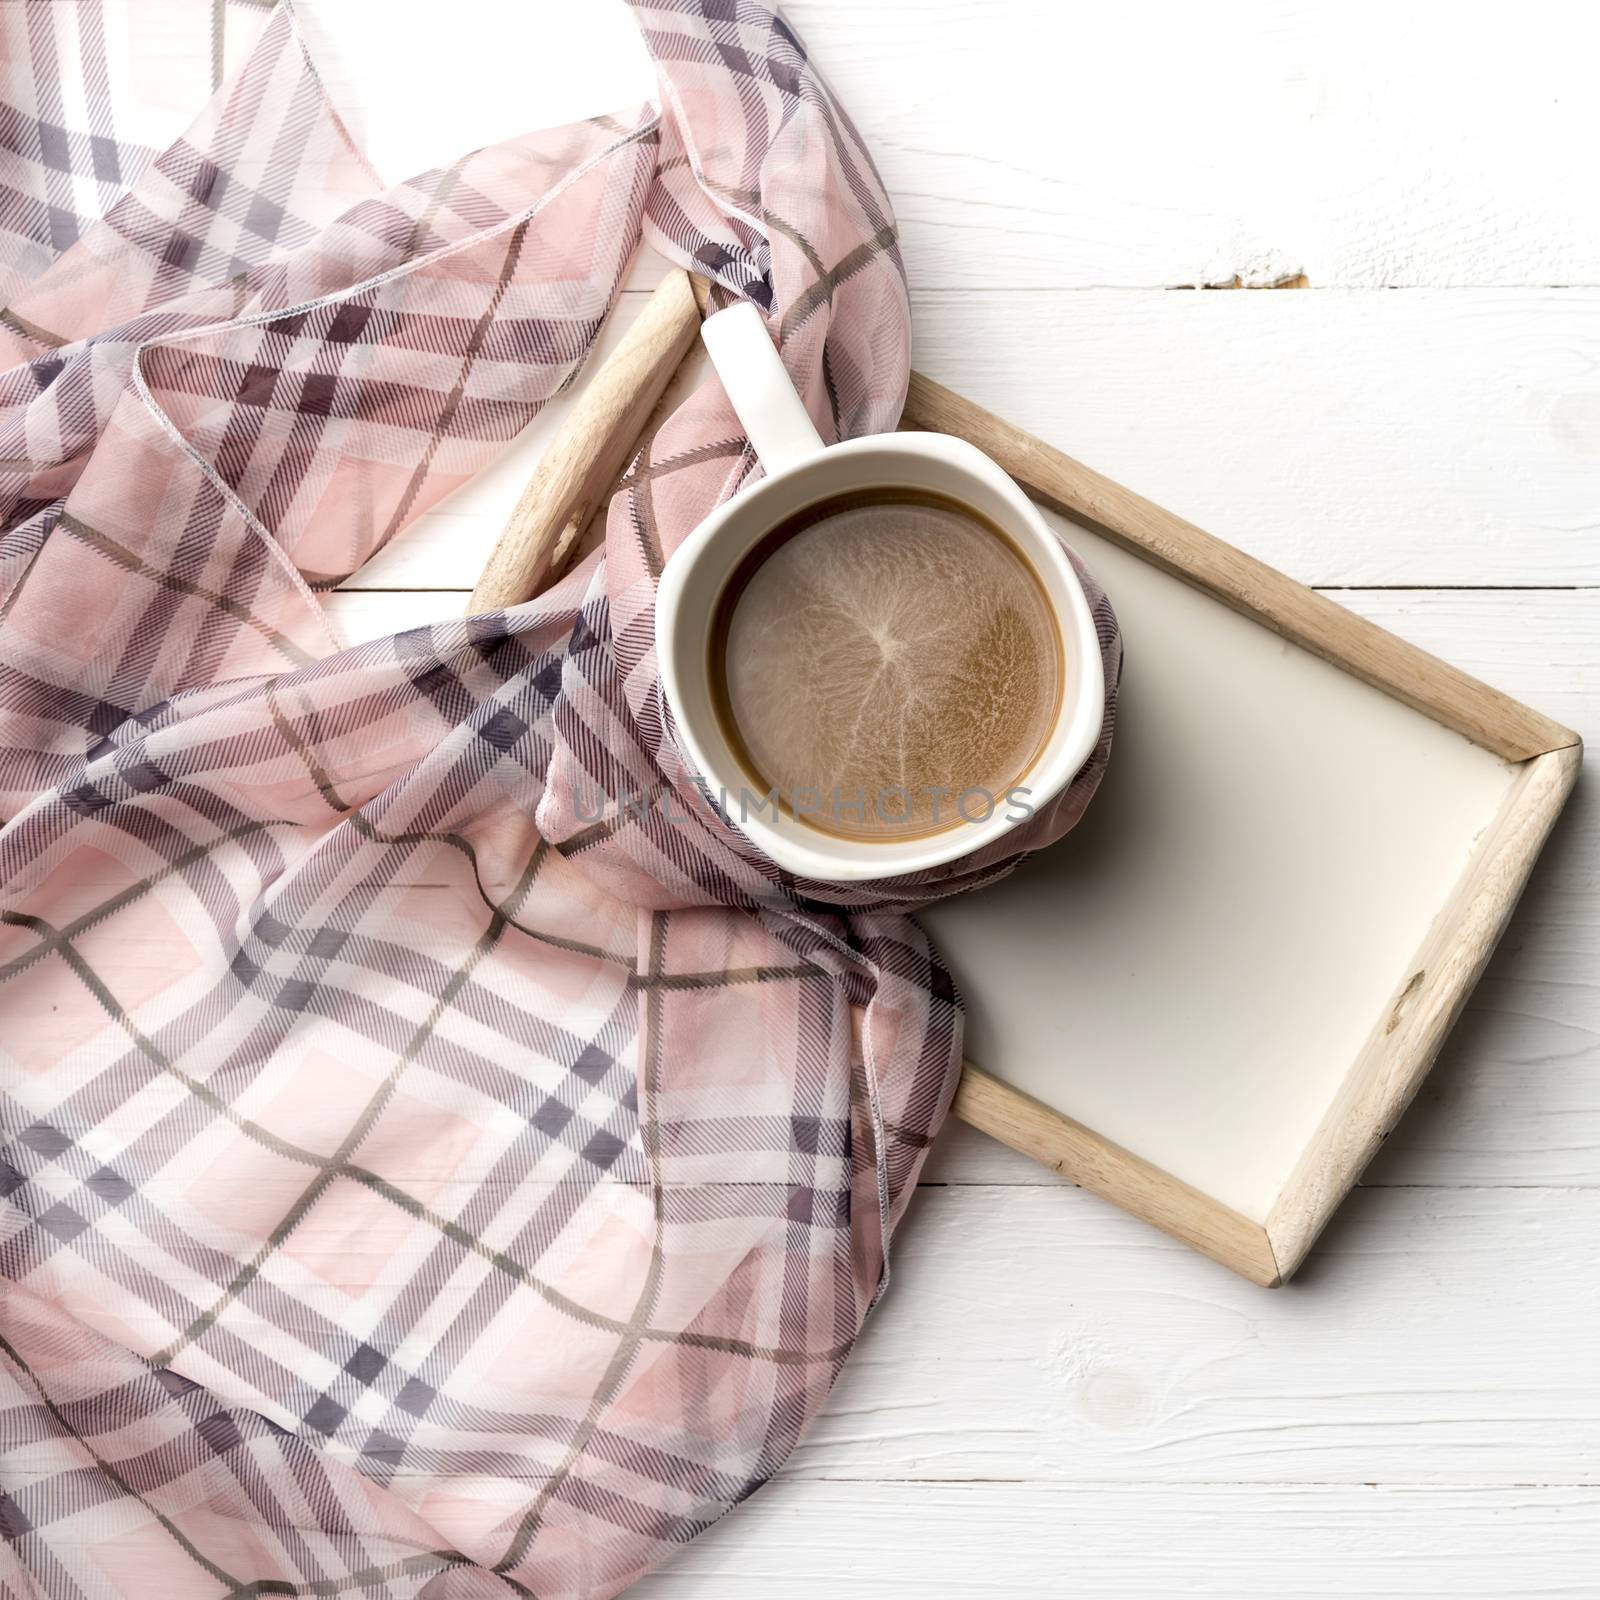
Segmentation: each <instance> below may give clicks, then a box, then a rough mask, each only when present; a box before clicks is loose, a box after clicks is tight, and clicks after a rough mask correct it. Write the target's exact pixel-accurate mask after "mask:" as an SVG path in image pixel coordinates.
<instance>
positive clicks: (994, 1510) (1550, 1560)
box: [629, 1479, 1600, 1600]
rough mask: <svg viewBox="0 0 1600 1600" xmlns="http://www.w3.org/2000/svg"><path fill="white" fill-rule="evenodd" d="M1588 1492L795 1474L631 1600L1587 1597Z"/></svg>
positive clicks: (1599, 1540)
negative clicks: (1067, 1483) (873, 1480)
mask: <svg viewBox="0 0 1600 1600" xmlns="http://www.w3.org/2000/svg"><path fill="white" fill-rule="evenodd" d="M1597 1565H1600V1494H1597V1493H1596V1492H1595V1491H1594V1490H1589V1489H1469V1488H1463V1489H1447V1488H1435V1487H1422V1488H1406V1489H1391V1488H1378V1487H1361V1486H1353V1487H1344V1486H1340V1487H1333V1488H1329V1487H1324V1486H1320V1485H1317V1486H1292V1487H1291V1486H1277V1487H1271V1488H1267V1487H1262V1488H1254V1487H1246V1486H1242V1485H1237V1484H1210V1485H1206V1486H1204V1487H1185V1488H1174V1487H1168V1486H1165V1485H1156V1484H1151V1485H1149V1486H1147V1487H1142V1488H1127V1487H1112V1486H1103V1485H1073V1486H1071V1487H1061V1486H1055V1485H1042V1484H1033V1483H1016V1482H1009V1481H1004V1480H1001V1481H985V1482H976V1483H961V1484H956V1483H936V1484H923V1483H894V1482H889V1483H881V1484H865V1485H864V1484H854V1483H851V1484H845V1483H830V1482H826V1481H823V1482H809V1483H797V1482H794V1481H791V1480H788V1479H779V1480H778V1482H777V1483H776V1484H775V1485H774V1486H773V1487H772V1488H770V1489H766V1490H763V1491H762V1493H760V1494H759V1495H757V1496H756V1497H755V1499H754V1500H752V1501H750V1502H749V1504H748V1505H747V1506H743V1507H741V1508H740V1510H739V1512H738V1515H737V1516H733V1517H730V1518H728V1519H727V1521H726V1522H724V1523H723V1524H721V1525H720V1526H719V1527H717V1528H715V1529H713V1530H712V1531H711V1532H710V1533H709V1534H707V1535H706V1536H705V1537H703V1538H702V1539H700V1540H699V1541H698V1542H696V1543H695V1544H693V1545H691V1546H690V1547H689V1548H688V1549H686V1550H684V1551H683V1552H682V1553H681V1554H680V1555H677V1556H675V1557H674V1558H673V1559H672V1560H671V1561H670V1562H668V1563H667V1565H666V1566H665V1567H664V1568H662V1569H661V1571H659V1572H658V1573H656V1574H654V1575H653V1576H651V1577H649V1578H646V1579H645V1580H644V1581H643V1582H642V1583H640V1584H639V1585H638V1586H637V1587H636V1588H634V1589H631V1590H629V1595H630V1597H631V1600H753V1597H756V1596H759V1597H760V1600H815V1597H816V1596H817V1595H838V1596H848V1597H851V1600H855V1597H857V1596H864V1595H883V1596H890V1597H894V1600H912V1597H916V1600H974V1597H987V1596H994V1595H1025V1596H1028V1597H1029V1600H1046V1597H1049V1600H1066V1597H1069V1596H1071V1597H1080V1596H1081V1597H1093V1600H1179V1597H1183V1600H1190V1597H1192V1596H1194V1595H1197V1594H1213V1595H1221V1596H1225V1597H1227V1600H1285V1597H1286V1596H1294V1597H1295V1600H1351V1597H1353V1596H1364V1597H1367V1600H1379V1597H1382V1600H1509V1597H1513V1596H1515V1597H1516V1600H1555V1597H1558V1596H1559V1597H1561V1600H1571V1597H1573V1596H1578V1595H1586V1594H1588V1593H1591V1592H1592V1587H1591V1583H1590V1580H1591V1577H1592V1575H1593V1572H1594V1570H1595V1568H1596V1566H1597Z"/></svg>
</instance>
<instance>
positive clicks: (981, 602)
mask: <svg viewBox="0 0 1600 1600" xmlns="http://www.w3.org/2000/svg"><path fill="white" fill-rule="evenodd" d="M706 673H707V679H708V686H709V690H710V699H711V704H712V707H713V710H714V713H715V716H716V719H717V723H718V725H719V729H720V731H721V734H722V737H723V739H724V740H725V741H726V744H727V746H728V748H729V750H730V751H731V752H732V754H733V755H734V757H735V759H736V761H737V763H738V766H739V768H740V772H741V777H742V778H743V780H744V783H743V784H742V786H741V788H740V790H739V792H738V793H737V794H736V795H735V794H729V795H726V796H725V797H724V798H723V802H722V803H723V806H724V811H725V814H726V815H728V816H729V817H730V820H733V821H735V822H739V823H741V824H742V823H747V822H748V819H749V816H750V813H751V812H752V811H754V810H762V811H765V812H767V813H769V814H772V815H776V814H778V813H779V812H781V813H782V814H783V815H784V816H786V817H788V818H790V819H792V820H793V821H794V822H795V823H798V824H800V825H802V826H804V827H806V828H808V829H812V830H815V831H816V832H817V833H820V834H823V835H826V836H829V837H831V838H834V839H840V840H851V841H857V842H862V843H868V842H878V843H887V842H891V841H903V840H917V839H924V838H928V837H929V836H931V835H936V834H941V833H944V832H947V831H949V830H953V829H956V828H961V827H971V826H974V825H977V824H981V823H986V822H988V821H989V820H990V818H992V817H993V816H994V815H995V813H996V811H997V810H1001V809H1004V810H1006V811H1008V812H1009V813H1010V814H1011V815H1012V816H1013V818H1014V820H1017V821H1021V820H1024V819H1025V818H1026V817H1028V816H1030V815H1031V814H1032V810H1033V806H1032V801H1031V798H1030V789H1029V786H1028V785H1027V783H1026V782H1025V781H1024V780H1025V779H1026V778H1027V776H1028V775H1029V773H1030V772H1031V771H1032V769H1033V768H1034V766H1035V765H1036V764H1037V762H1038V760H1039V757H1040V755H1041V754H1042V753H1043V751H1044V749H1045V746H1046V744H1047V743H1048V741H1049V738H1050V735H1051V733H1052V731H1053V729H1054V728H1055V726H1056V723H1057V720H1058V718H1059V716H1060V711H1061V705H1062V701H1063V697H1064V690H1065V651H1064V648H1063V644H1062V639H1061V631H1060V628H1059V627H1058V625H1057V622H1056V619H1055V614H1054V611H1053V609H1052V606H1051V603H1050V598H1049V595H1048V593H1047V592H1046V589H1045V585H1044V582H1043V581H1042V580H1041V578H1040V576H1039V574H1038V572H1037V570H1036V569H1035V567H1034V565H1033V563H1032V562H1031V561H1030V560H1029V559H1028V557H1027V555H1026V554H1025V553H1024V552H1023V550H1022V549H1021V548H1020V547H1019V546H1018V544H1017V542H1016V541H1015V540H1014V539H1012V538H1011V537H1010V536H1009V535H1008V534H1007V533H1006V532H1005V530H1004V529H1003V528H1001V527H1000V526H999V524H998V523H996V522H995V521H993V520H992V519H990V518H988V517H985V516H983V515H982V514H981V513H980V512H979V511H977V510H976V509H974V508H973V507H972V506H970V505H968V504H966V503H964V502H963V501H960V500H957V499H955V498H952V497H951V496H948V495H945V494H940V493H936V492H934V491H932V490H929V489H920V488H906V487H885V486H867V487H863V488H858V489H854V490H848V491H844V492H841V493H836V494H832V495H828V496H825V497H824V498H822V499H820V500H818V501H815V502H813V503H812V504H809V505H806V506H803V507H800V508H799V509H797V510H796V511H794V512H793V513H791V514H790V515H789V516H787V517H785V518H783V519H782V520H781V521H779V522H778V523H777V524H776V525H775V526H773V527H772V528H770V529H769V530H768V531H767V532H765V533H764V534H762V535H761V536H760V537H759V538H758V539H757V540H756V542H755V543H754V545H753V546H752V547H751V548H750V549H749V550H748V551H747V552H746V553H745V554H744V556H743V558H742V559H741V560H740V561H739V562H738V564H737V565H736V566H735V567H734V569H733V571H732V572H731V574H730V575H729V577H728V578H727V580H726V582H725V583H724V584H723V586H722V589H721V592H720V593H719V594H718V595H717V598H716V601H715V605H714V609H713V612H712V616H711V625H710V630H709V641H708V660H707V664H706Z"/></svg>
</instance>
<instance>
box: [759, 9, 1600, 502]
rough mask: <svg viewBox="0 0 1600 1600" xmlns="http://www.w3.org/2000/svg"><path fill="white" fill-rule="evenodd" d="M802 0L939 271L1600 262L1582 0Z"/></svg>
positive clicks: (1157, 275)
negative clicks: (1191, 2)
mask: <svg viewBox="0 0 1600 1600" xmlns="http://www.w3.org/2000/svg"><path fill="white" fill-rule="evenodd" d="M785 9H786V12H787V14H788V15H789V16H790V17H791V19H792V20H793V21H794V22H795V23H796V25H797V26H798V27H799V29H800V32H801V33H802V34H803V35H804V36H805V38H806V40H807V42H808V43H809V44H810V45H811V46H812V47H813V48H814V50H815V51H816V53H817V58H818V59H819V60H820V61H822V62H823V63H824V65H825V67H826V69H827V73H828V77H829V80H830V82H832V83H833V84H834V85H835V86H836V87H837V89H838V91H839V94H840V96H841V98H842V99H843V101H844V103H845V105H847V106H848V107H849V108H850V111H851V115H852V116H853V117H854V119H855V120H856V122H857V123H858V124H859V125H860V127H861V131H862V134H863V136H864V138H865V139H866V141H867V146H868V148H869V149H870V150H871V151H872V152H873V155H874V157H875V158H876V160H877V162H878V165H879V166H880V168H881V169H882V171H883V175H884V180H885V182H886V183H887V185H888V187H889V191H890V193H891V194H892V195H893V197H894V201H895V210H896V213H897V215H898V217H899V221H900V225H901V229H902V233H903V235H904V246H905V253H906V260H907V262H908V263H909V264H910V268H911V273H912V277H913V280H914V281H915V282H916V283H918V284H919V285H921V286H922V287H924V288H935V287H937V288H941V289H961V290H964V291H967V292H968V293H970V294H971V295H973V296H974V297H980V296H981V297H989V296H993V294H994V290H995V288H996V286H997V285H1005V286H1006V287H1008V288H1012V289H1027V290H1034V291H1037V290H1060V289H1081V288H1084V287H1086V286H1102V285H1112V286H1116V287H1119V288H1123V287H1134V286H1140V287H1168V286H1174V285H1180V284H1182V285H1187V284H1222V283H1232V282H1233V281H1235V280H1236V279H1238V280H1241V281H1243V282H1244V283H1247V284H1252V285H1265V284H1271V283H1276V282H1280V281H1283V280H1284V279H1289V278H1293V277H1295V276H1297V275H1303V276H1305V277H1306V278H1308V279H1309V280H1310V282H1311V283H1312V284H1313V285H1314V286H1316V287H1319V288H1334V287H1338V288H1351V287H1360V288H1377V287H1384V288H1388V287H1394V286H1400V285H1438V286H1443V285H1451V286H1479V285H1486V284H1522V285H1546V284H1594V283H1596V282H1597V281H1600V210H1597V208H1595V207H1593V206H1590V205H1586V204H1584V203H1583V202H1582V200H1581V199H1580V198H1579V197H1580V196H1582V195H1583V193H1584V192H1585V188H1586V185H1587V184H1588V182H1589V177H1588V173H1587V155H1588V152H1590V151H1592V150H1593V149H1594V147H1595V144H1596V142H1597V139H1600V106H1597V105H1596V103H1595V97H1594V95H1593V93H1592V86H1591V85H1590V83H1589V81H1588V70H1587V63H1588V61H1589V60H1592V57H1593V53H1594V50H1595V47H1596V44H1597V43H1600V40H1597V36H1596V34H1597V23H1596V19H1595V15H1594V12H1593V9H1592V8H1590V7H1586V6H1583V5H1581V4H1579V3H1576V0H1532V3H1531V4H1529V5H1527V6H1525V7H1520V8H1519V9H1518V11H1517V13H1516V15H1515V21H1514V23H1513V22H1512V19H1511V18H1510V17H1509V16H1508V15H1507V14H1506V13H1503V12H1496V11H1494V10H1493V9H1492V8H1490V7H1488V6H1485V5H1482V4H1479V3H1469V4H1467V5H1460V6H1452V5H1449V4H1447V3H1446V0H1413V3H1412V4H1409V5H1406V6H1401V7H1396V6H1390V5H1385V4H1383V0H1351V3H1349V4H1344V5H1340V6H1338V7H1329V6H1326V5H1321V4H1316V3H1311V0H1238V3H1236V4H1231V5H1228V6H1205V7H1201V6H1184V5H1181V4H1175V3H1172V0H1124V3H1122V4H1119V5H1116V6H1104V7H1099V8H1095V7H1081V6H1071V7H1064V6H1062V5H1061V4H1060V3H1059V0H1003V3H991V4H989V5H986V6H974V5H973V4H972V3H971V0H875V3H874V4H872V5H870V6H868V5H862V4H860V3H859V0H793V3H792V4H790V5H788V6H787V7H786V8H785ZM1251 298H1262V297H1260V296H1252V297H1251ZM989 303H990V304H992V305H994V306H995V308H996V310H997V311H998V310H999V309H1000V307H1001V305H1002V304H1003V301H1001V300H1000V299H998V298H996V299H991V300H990V301H989ZM1052 348H1055V349H1056V352H1057V353H1058V354H1059V355H1060V356H1061V357H1062V359H1064V360H1065V359H1067V358H1068V352H1067V351H1066V350H1065V349H1062V348H1060V347H1052ZM919 363H920V364H925V358H919ZM930 370H935V371H937V370H938V369H937V368H930ZM957 387H961V385H959V384H957ZM1218 400H1219V402H1221V403H1223V404H1226V403H1227V397H1225V396H1218ZM1006 414H1007V415H1013V414H1014V413H1013V412H1012V411H1011V410H1010V409H1009V408H1007V409H1006ZM1019 420H1024V421H1025V419H1019ZM1051 437H1058V436H1057V435H1051ZM1132 481H1134V482H1139V481H1140V480H1138V479H1134V480H1132ZM1222 531H1224V532H1225V531H1226V530H1222Z"/></svg>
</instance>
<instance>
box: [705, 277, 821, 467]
mask: <svg viewBox="0 0 1600 1600" xmlns="http://www.w3.org/2000/svg"><path fill="white" fill-rule="evenodd" d="M700 337H701V338H702V339H704V340H705V342H706V350H707V351H708V353H709V354H710V356H711V365H712V366H713V367H715V368H716V369H717V376H718V377H719V378H721V379H722V387H723V388H724V389H725V390H726V391H727V393H728V398H729V400H731V401H732V402H733V409H734V411H735V412H736V413H737V414H738V417H739V422H740V425H741V426H742V427H743V428H744V431H745V436H746V438H748V439H749V441H750V443H751V446H752V447H753V448H754V450H755V453H756V455H757V456H758V457H760V460H761V465H762V466H763V467H765V468H766V470H767V471H768V473H773V472H781V471H782V470H783V469H784V468H785V467H790V466H793V465H794V464H795V462H797V461H801V460H804V458H805V457H806V456H810V455H815V454H816V453H817V451H819V450H820V449H822V436H821V435H820V434H819V433H818V432H817V430H816V428H815V427H814V426H813V425H812V422H811V417H810V414H809V413H808V412H807V411H806V408H805V404H804V402H803V401H802V400H801V399H800V396H799V395H798V394H796V393H795V390H794V385H793V384H792V383H790V381H789V374H788V372H787V371H786V370H785V369H784V365H783V357H782V356H780V355H779V354H778V349H777V346H776V345H774V344H773V342H772V336H771V335H770V334H769V333H768V332H767V325H766V323H765V322H764V321H763V320H762V317H761V313H760V312H759V311H757V310H756V308H755V307H754V306H753V305H751V303H750V302H749V301H748V300H741V301H739V303H738V304H737V305H731V306H728V307H727V308H726V309H725V310H722V311H717V312H714V313H713V314H712V315H711V316H709V317H707V318H706V320H705V321H704V322H703V323H702V324H701V325H700Z"/></svg>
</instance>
